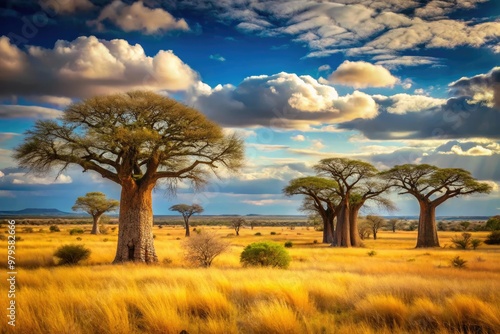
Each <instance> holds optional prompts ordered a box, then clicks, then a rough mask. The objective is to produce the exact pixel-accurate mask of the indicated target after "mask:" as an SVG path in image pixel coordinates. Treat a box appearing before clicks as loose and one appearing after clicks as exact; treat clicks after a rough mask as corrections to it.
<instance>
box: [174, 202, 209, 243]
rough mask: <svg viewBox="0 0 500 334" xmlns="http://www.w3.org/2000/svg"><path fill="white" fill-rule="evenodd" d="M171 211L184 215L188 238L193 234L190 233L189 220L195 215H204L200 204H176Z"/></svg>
mask: <svg viewBox="0 0 500 334" xmlns="http://www.w3.org/2000/svg"><path fill="white" fill-rule="evenodd" d="M169 210H170V211H177V212H179V213H180V214H181V215H182V218H183V219H184V227H185V228H186V234H185V236H186V237H189V236H190V235H191V234H190V232H189V218H191V216H192V215H194V214H195V213H202V212H203V208H202V207H201V205H199V204H193V205H189V204H176V205H172V206H171V207H170V209H169Z"/></svg>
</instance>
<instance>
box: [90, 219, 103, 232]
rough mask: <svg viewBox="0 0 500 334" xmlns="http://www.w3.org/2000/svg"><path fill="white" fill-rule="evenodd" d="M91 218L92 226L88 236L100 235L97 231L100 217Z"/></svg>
mask: <svg viewBox="0 0 500 334" xmlns="http://www.w3.org/2000/svg"><path fill="white" fill-rule="evenodd" d="M92 218H93V219H94V223H93V224H92V231H90V234H101V231H100V230H99V221H100V220H101V215H95V216H94V217H92Z"/></svg>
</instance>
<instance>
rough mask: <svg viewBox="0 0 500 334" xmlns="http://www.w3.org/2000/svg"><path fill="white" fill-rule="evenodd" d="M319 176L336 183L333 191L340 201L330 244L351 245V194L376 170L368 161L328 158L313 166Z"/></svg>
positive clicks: (372, 175) (338, 245)
mask: <svg viewBox="0 0 500 334" xmlns="http://www.w3.org/2000/svg"><path fill="white" fill-rule="evenodd" d="M314 169H315V170H316V172H318V173H319V175H320V176H327V177H329V178H331V179H332V180H333V181H335V182H336V183H337V187H336V188H335V189H334V192H335V193H336V194H337V195H338V196H339V198H340V203H339V205H338V210H337V212H336V213H337V227H336V229H335V235H334V240H333V243H332V245H333V246H337V247H350V246H351V232H352V233H358V232H357V228H356V230H355V231H351V229H350V226H349V224H350V218H349V216H350V205H351V204H350V203H351V199H350V198H351V194H352V193H353V191H355V188H356V186H357V185H358V184H359V183H360V182H363V181H365V180H368V179H370V178H372V177H374V176H375V175H376V174H377V173H378V171H377V169H376V168H375V167H374V166H372V165H371V164H369V163H368V162H364V161H360V160H352V159H347V158H328V159H323V160H321V161H320V162H319V163H318V164H317V165H316V166H314Z"/></svg>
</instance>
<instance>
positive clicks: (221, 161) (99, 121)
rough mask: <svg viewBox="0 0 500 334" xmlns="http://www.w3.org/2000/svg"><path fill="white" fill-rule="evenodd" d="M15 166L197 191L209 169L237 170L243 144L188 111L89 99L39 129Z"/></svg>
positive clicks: (137, 98)
mask: <svg viewBox="0 0 500 334" xmlns="http://www.w3.org/2000/svg"><path fill="white" fill-rule="evenodd" d="M15 158H16V159H17V160H18V162H19V165H20V166H21V167H26V168H28V169H30V170H33V171H36V172H47V171H49V170H51V169H52V168H53V167H59V168H60V167H62V168H65V167H67V166H68V165H70V164H76V165H80V166H81V167H82V168H83V170H84V171H87V170H92V171H95V172H97V173H99V174H101V175H102V177H104V178H107V179H109V180H111V181H113V182H116V183H119V184H123V183H124V182H134V183H149V182H156V181H157V180H159V179H162V178H168V179H170V180H171V181H172V182H171V185H172V186H175V184H176V181H177V180H178V179H179V178H180V179H188V180H190V181H192V182H193V183H194V184H195V185H196V186H201V185H203V183H205V182H206V180H207V178H206V172H207V168H208V169H209V170H212V171H214V172H215V171H216V168H217V167H218V166H224V167H227V168H228V169H229V170H236V169H238V168H239V167H240V166H241V162H242V158H243V143H242V140H241V139H239V138H238V137H237V136H236V135H230V136H225V135H224V134H223V131H222V129H221V128H220V127H219V126H218V125H217V124H215V123H214V122H212V121H210V120H208V119H207V118H206V117H205V116H204V115H203V114H201V113H199V112H198V111H197V110H195V109H193V108H190V107H187V106H185V105H183V104H181V103H179V102H177V101H175V100H173V99H170V98H168V97H164V96H161V95H159V94H156V93H153V92H147V91H135V92H129V93H126V94H115V95H109V96H98V97H94V98H90V99H87V100H84V101H81V102H77V103H74V104H72V105H70V106H69V107H68V109H67V110H66V111H65V112H64V114H63V116H62V117H61V118H60V119H59V120H41V121H37V123H36V124H35V126H34V129H32V130H29V131H27V133H26V138H25V141H24V143H23V144H22V145H21V146H19V147H18V148H17V149H16V153H15ZM202 167H205V168H202Z"/></svg>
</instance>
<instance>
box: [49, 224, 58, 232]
mask: <svg viewBox="0 0 500 334" xmlns="http://www.w3.org/2000/svg"><path fill="white" fill-rule="evenodd" d="M49 231H50V232H61V230H60V229H59V227H58V226H57V225H50V227H49Z"/></svg>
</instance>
